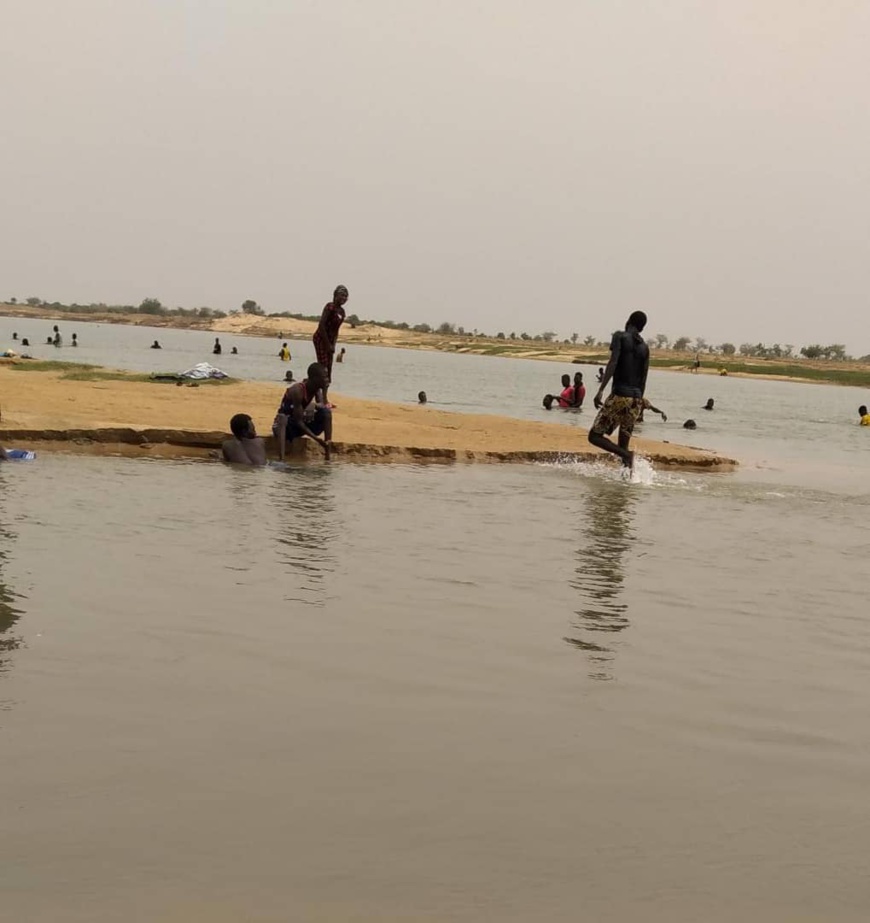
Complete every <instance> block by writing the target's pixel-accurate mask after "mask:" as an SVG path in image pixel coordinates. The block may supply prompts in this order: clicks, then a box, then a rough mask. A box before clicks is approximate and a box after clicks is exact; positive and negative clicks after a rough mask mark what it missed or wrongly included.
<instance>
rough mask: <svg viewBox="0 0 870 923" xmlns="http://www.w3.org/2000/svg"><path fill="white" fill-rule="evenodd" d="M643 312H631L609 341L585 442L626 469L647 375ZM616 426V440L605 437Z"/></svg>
mask: <svg viewBox="0 0 870 923" xmlns="http://www.w3.org/2000/svg"><path fill="white" fill-rule="evenodd" d="M646 320H647V318H646V314H644V312H643V311H634V312H633V313H632V314H631V315H630V317H629V318H628V320H627V321H626V322H625V330H617V331H616V333H614V334H613V338H612V339H611V341H610V361H609V362H608V363H607V368H606V369H605V370H604V377H603V379H602V381H601V386H600V387H599V389H598V393H597V394H596V395H595V399H594V403H595V407H596V408H597V409H598V416H597V417H596V418H595V422H594V423H593V424H592V428H591V429H590V430H589V442H591V443H592V445H594V446H596V447H597V448H599V449H604V451H605V452H610V453H612V454H613V455H616V456H618V457H619V459H620V460H621V461H622V463H623V465H625V466H626V467H627V468H632V467H634V452H632V451H631V450H630V449H629V444H630V443H631V435H632V433H633V432H634V424H635V423H636V422H637V418H638V415H639V414H640V412H641V410H642V408H643V395H644V391H646V379H647V375H648V374H649V346H647V344H646V342H645V341H644V338H643V337H642V336H641V334H642V333H643V328H644V327H646ZM611 379H613V389H612V391H611V393H610V396H609V397H608V398H607V400H606V401H605V400H604V399H603V395H604V389H605V388H606V387H607V384H608V382H609V381H610V380H611ZM617 427H618V428H619V441H618V443H615V442H613V441H612V440H611V439H608V438H607V437H608V436H610V435H611V434H612V433H613V431H614V430H615V429H616V428H617Z"/></svg>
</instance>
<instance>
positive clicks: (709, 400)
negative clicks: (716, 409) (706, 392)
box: [701, 397, 715, 410]
mask: <svg viewBox="0 0 870 923" xmlns="http://www.w3.org/2000/svg"><path fill="white" fill-rule="evenodd" d="M714 403H715V401H714V400H713V398H712V397H708V398H707V403H706V404H704V406H703V407H702V408H701V409H702V410H712V409H713V404H714Z"/></svg>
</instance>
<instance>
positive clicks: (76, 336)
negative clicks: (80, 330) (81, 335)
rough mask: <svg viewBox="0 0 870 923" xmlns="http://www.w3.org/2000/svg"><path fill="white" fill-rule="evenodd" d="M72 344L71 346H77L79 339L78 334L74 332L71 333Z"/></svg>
mask: <svg viewBox="0 0 870 923" xmlns="http://www.w3.org/2000/svg"><path fill="white" fill-rule="evenodd" d="M72 345H73V346H78V345H79V339H78V334H77V333H74V334H73V335H72Z"/></svg>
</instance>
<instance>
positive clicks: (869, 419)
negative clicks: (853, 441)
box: [858, 404, 870, 426]
mask: <svg viewBox="0 0 870 923" xmlns="http://www.w3.org/2000/svg"><path fill="white" fill-rule="evenodd" d="M858 416H859V417H860V418H861V419H860V421H859V426H870V413H867V407H866V405H865V404H862V405H861V406H860V407H859V408H858Z"/></svg>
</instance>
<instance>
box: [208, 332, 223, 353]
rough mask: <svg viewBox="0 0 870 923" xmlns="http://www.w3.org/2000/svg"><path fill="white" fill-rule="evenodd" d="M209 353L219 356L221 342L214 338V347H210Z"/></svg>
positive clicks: (221, 350)
mask: <svg viewBox="0 0 870 923" xmlns="http://www.w3.org/2000/svg"><path fill="white" fill-rule="evenodd" d="M211 351H212V353H213V354H214V355H215V356H219V355H220V354H221V353H222V352H223V349H222V348H221V341H220V340H219V339H218V338H217V337H215V338H214V346H212V348H211Z"/></svg>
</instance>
